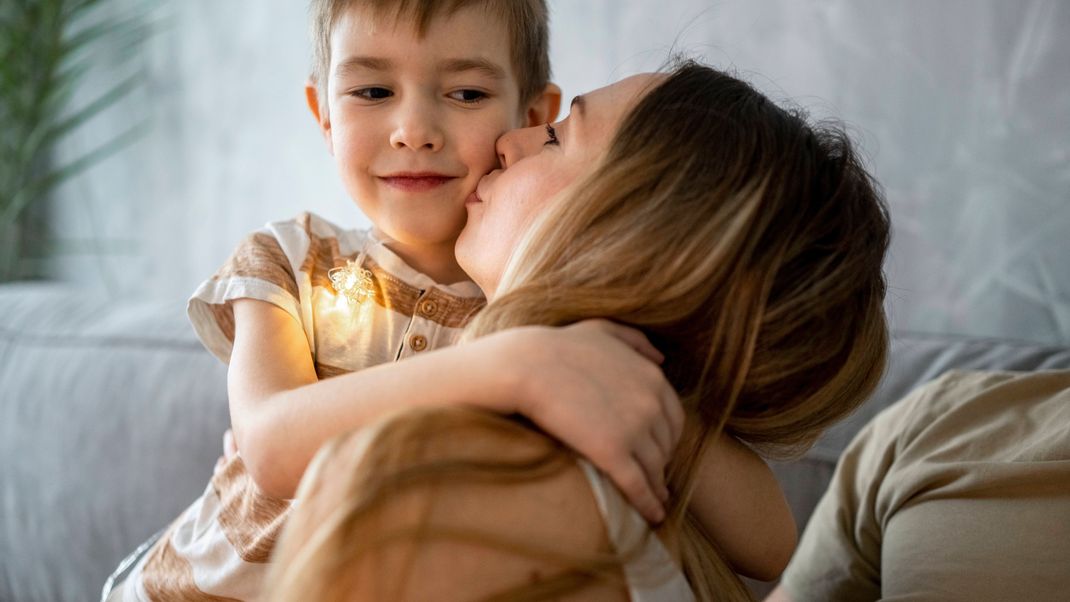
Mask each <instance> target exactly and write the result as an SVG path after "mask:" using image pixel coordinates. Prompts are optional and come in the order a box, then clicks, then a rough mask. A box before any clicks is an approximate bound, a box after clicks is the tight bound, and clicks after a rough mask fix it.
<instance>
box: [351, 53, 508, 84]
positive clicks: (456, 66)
mask: <svg viewBox="0 0 1070 602" xmlns="http://www.w3.org/2000/svg"><path fill="white" fill-rule="evenodd" d="M393 66H394V63H393V61H391V60H390V59H385V58H380V57H374V56H351V57H349V58H347V59H346V60H344V61H342V62H340V63H338V66H337V67H335V69H334V73H335V75H337V76H343V75H346V74H348V73H349V72H350V71H354V70H357V69H368V70H370V71H389V70H390V69H392V68H393ZM438 68H439V70H441V71H444V72H446V73H462V72H465V71H479V72H481V73H483V74H484V75H486V76H488V77H490V78H492V79H505V77H506V76H505V69H502V68H501V67H500V66H498V65H496V64H495V63H493V62H491V61H488V60H487V59H481V58H465V59H449V60H446V61H442V62H441V63H439V64H438Z"/></svg>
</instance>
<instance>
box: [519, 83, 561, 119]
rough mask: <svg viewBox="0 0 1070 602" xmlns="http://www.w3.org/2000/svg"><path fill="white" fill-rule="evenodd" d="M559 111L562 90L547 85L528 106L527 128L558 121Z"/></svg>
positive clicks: (553, 85) (555, 85)
mask: <svg viewBox="0 0 1070 602" xmlns="http://www.w3.org/2000/svg"><path fill="white" fill-rule="evenodd" d="M559 111H561V88H559V87H557V84H546V87H545V88H543V90H542V93H541V94H539V95H538V96H536V97H535V100H533V101H531V103H529V104H528V110H527V114H526V115H525V117H526V119H527V123H526V124H525V126H526V127H534V126H537V125H542V124H544V123H551V122H554V121H557V113H558V112H559Z"/></svg>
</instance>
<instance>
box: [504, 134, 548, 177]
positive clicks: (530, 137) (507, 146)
mask: <svg viewBox="0 0 1070 602" xmlns="http://www.w3.org/2000/svg"><path fill="white" fill-rule="evenodd" d="M544 129H545V128H539V127H531V128H524V129H520V130H511V131H508V132H506V133H504V134H502V135H501V136H500V137H499V138H498V142H496V143H495V145H494V147H495V150H497V152H498V162H499V163H501V165H502V169H508V168H509V166H510V165H512V164H514V163H516V162H517V161H519V160H520V159H523V158H524V157H526V156H527V155H528V154H530V152H531V147H532V145H533V144H536V145H537V144H538V140H537V137H538V135H539V132H541V131H543V130H544Z"/></svg>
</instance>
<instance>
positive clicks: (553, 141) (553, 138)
mask: <svg viewBox="0 0 1070 602" xmlns="http://www.w3.org/2000/svg"><path fill="white" fill-rule="evenodd" d="M546 135H547V137H549V140H547V141H546V142H544V143H543V146H547V145H557V144H560V141H558V139H557V130H555V129H554V126H552V125H550V124H549V123H547V124H546Z"/></svg>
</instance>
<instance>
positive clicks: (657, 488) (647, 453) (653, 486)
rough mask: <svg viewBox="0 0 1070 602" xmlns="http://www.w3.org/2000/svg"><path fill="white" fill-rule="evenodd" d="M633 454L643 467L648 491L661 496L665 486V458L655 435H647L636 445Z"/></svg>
mask: <svg viewBox="0 0 1070 602" xmlns="http://www.w3.org/2000/svg"><path fill="white" fill-rule="evenodd" d="M632 456H633V457H634V458H635V459H636V460H637V461H638V462H639V465H640V466H642V468H643V474H644V477H645V484H646V486H647V487H646V491H645V492H644V493H649V494H650V495H651V496H654V497H655V498H660V497H661V490H662V489H664V488H665V458H666V456H665V455H664V454H662V453H661V449H660V447H659V445H658V443H657V442H656V441H655V440H654V438H653V437H647V438H646V439H645V440H644V441H641V442H639V444H638V445H636V447H635V452H633V454H632Z"/></svg>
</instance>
